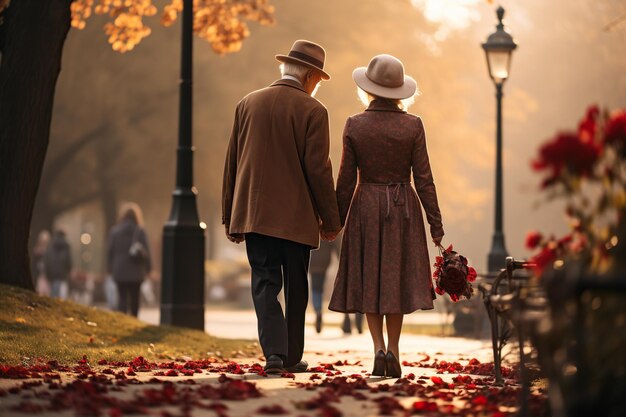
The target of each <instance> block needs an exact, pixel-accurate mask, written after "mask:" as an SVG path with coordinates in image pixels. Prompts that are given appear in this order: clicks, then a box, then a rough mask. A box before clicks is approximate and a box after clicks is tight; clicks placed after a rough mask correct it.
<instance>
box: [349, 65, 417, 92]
mask: <svg viewBox="0 0 626 417" xmlns="http://www.w3.org/2000/svg"><path fill="white" fill-rule="evenodd" d="M352 79H353V80H354V82H355V83H356V85H358V86H359V87H360V88H361V89H362V90H363V91H366V92H368V93H370V94H373V95H375V96H378V97H383V98H390V99H395V100H402V99H405V98H408V97H411V96H412V95H413V94H415V91H416V90H417V83H416V82H415V80H414V79H413V78H411V77H409V76H408V75H404V65H402V61H400V60H399V59H398V58H396V57H395V56H391V55H387V54H383V55H376V56H375V57H374V58H372V60H371V61H370V63H369V65H368V66H367V68H366V67H359V68H357V69H355V70H354V71H353V72H352Z"/></svg>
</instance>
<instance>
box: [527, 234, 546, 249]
mask: <svg viewBox="0 0 626 417" xmlns="http://www.w3.org/2000/svg"><path fill="white" fill-rule="evenodd" d="M542 240H543V235H542V234H541V233H539V232H537V231H534V230H533V231H531V232H528V234H527V235H526V247H527V248H528V249H535V248H536V247H537V245H539V243H541V241H542Z"/></svg>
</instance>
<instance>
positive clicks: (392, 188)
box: [359, 182, 411, 219]
mask: <svg viewBox="0 0 626 417" xmlns="http://www.w3.org/2000/svg"><path fill="white" fill-rule="evenodd" d="M361 185H369V186H378V187H385V192H386V194H387V213H386V214H385V219H386V218H388V217H389V213H390V211H391V200H392V199H393V202H394V203H397V202H398V199H399V198H400V189H404V217H405V218H406V219H408V218H409V193H408V190H407V189H408V188H409V187H410V186H411V183H410V182H393V183H388V184H379V183H371V182H360V183H359V186H361Z"/></svg>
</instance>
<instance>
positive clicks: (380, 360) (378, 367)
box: [372, 350, 385, 376]
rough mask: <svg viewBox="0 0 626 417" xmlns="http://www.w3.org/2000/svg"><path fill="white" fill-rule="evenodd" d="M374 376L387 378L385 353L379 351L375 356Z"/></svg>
mask: <svg viewBox="0 0 626 417" xmlns="http://www.w3.org/2000/svg"><path fill="white" fill-rule="evenodd" d="M372 376H385V352H383V351H382V350H379V351H378V353H377V354H376V355H374V370H373V371H372Z"/></svg>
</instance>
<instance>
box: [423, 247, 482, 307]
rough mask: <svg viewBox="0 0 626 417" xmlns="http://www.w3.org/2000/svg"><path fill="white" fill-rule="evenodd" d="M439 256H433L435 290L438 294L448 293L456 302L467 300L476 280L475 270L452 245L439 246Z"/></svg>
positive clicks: (470, 295)
mask: <svg viewBox="0 0 626 417" xmlns="http://www.w3.org/2000/svg"><path fill="white" fill-rule="evenodd" d="M439 252H440V256H437V257H436V258H435V264H434V267H435V272H434V273H433V278H434V279H435V292H436V293H437V294H439V295H443V294H445V293H448V295H449V296H450V299H451V300H452V301H454V302H457V301H459V300H461V299H463V298H465V299H466V300H469V299H470V298H471V297H472V293H473V292H474V288H472V282H474V281H476V270H475V269H474V268H472V267H471V266H469V265H467V258H465V256H463V255H460V254H459V253H457V252H455V251H453V250H452V245H450V246H448V248H447V249H444V248H443V246H439Z"/></svg>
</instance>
